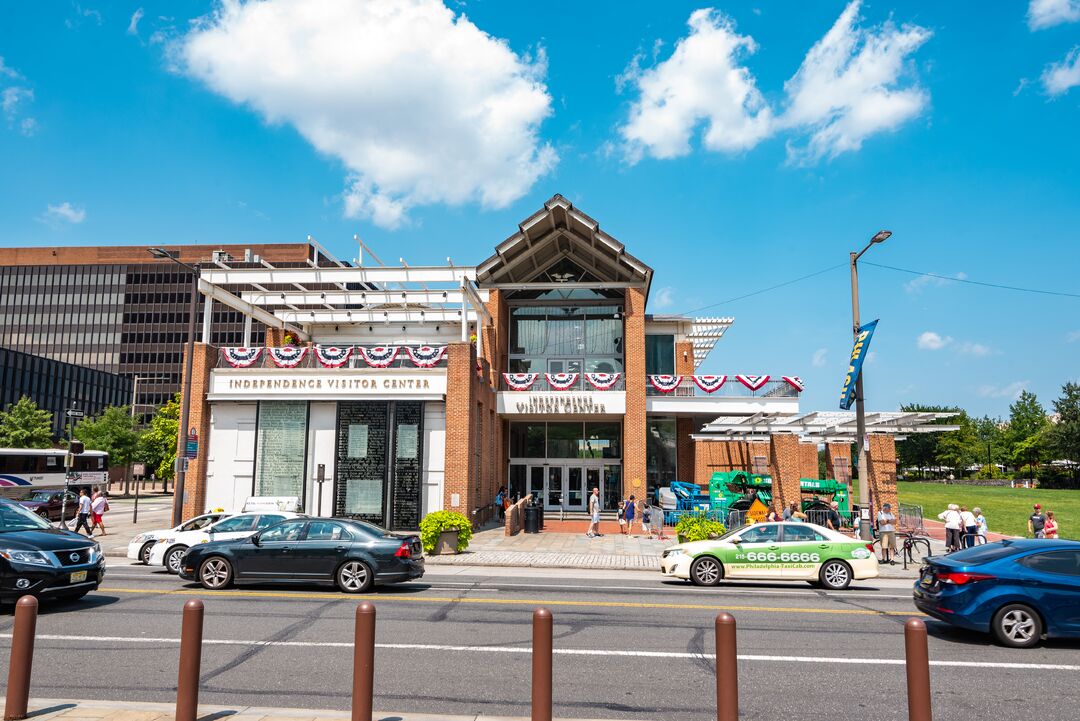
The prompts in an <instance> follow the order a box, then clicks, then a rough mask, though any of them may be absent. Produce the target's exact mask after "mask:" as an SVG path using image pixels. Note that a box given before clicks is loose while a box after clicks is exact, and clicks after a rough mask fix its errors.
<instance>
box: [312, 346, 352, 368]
mask: <svg viewBox="0 0 1080 721" xmlns="http://www.w3.org/2000/svg"><path fill="white" fill-rule="evenodd" d="M352 351H353V349H352V346H351V345H347V346H344V347H342V346H336V345H317V346H315V359H316V360H318V361H319V363H320V364H321V365H322V366H323V367H324V368H340V367H341V366H343V365H345V364H346V363H348V362H349V358H351V357H352Z"/></svg>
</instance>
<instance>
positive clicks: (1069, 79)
mask: <svg viewBox="0 0 1080 721" xmlns="http://www.w3.org/2000/svg"><path fill="white" fill-rule="evenodd" d="M1042 84H1043V88H1044V89H1045V90H1046V92H1047V93H1049V94H1050V95H1055V96H1056V95H1063V94H1064V93H1067V92H1069V90H1070V89H1071V88H1075V87H1076V86H1077V85H1080V45H1077V46H1076V47H1074V48H1073V49H1072V50H1070V51H1069V53H1068V54H1067V55H1066V56H1065V59H1064V60H1062V61H1061V62H1059V63H1050V64H1049V65H1047V66H1046V68H1045V69H1044V70H1043V73H1042Z"/></svg>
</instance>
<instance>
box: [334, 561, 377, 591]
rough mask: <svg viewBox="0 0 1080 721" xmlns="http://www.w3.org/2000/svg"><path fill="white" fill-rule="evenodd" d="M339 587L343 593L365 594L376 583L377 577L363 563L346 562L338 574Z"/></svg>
mask: <svg viewBox="0 0 1080 721" xmlns="http://www.w3.org/2000/svg"><path fill="white" fill-rule="evenodd" d="M336 578H337V587H338V588H339V589H341V591H342V592H343V593H364V592H365V591H367V590H368V589H370V588H371V586H372V584H373V583H375V576H374V574H372V572H371V568H370V567H368V565H367V564H366V563H364V562H363V561H346V562H345V563H343V564H341V568H339V569H338V572H337V577H336Z"/></svg>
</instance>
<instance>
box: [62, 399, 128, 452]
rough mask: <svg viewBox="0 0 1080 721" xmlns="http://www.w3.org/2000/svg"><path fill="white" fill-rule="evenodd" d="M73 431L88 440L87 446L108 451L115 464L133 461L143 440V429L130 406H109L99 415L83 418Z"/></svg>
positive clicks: (78, 436) (84, 440) (79, 437)
mask: <svg viewBox="0 0 1080 721" xmlns="http://www.w3.org/2000/svg"><path fill="white" fill-rule="evenodd" d="M73 435H74V436H75V437H76V438H78V439H79V440H80V441H82V442H83V443H85V444H86V448H87V450H95V451H105V452H106V453H108V454H109V462H110V463H111V464H112V465H114V466H126V465H128V464H129V463H131V461H132V460H134V457H135V448H136V446H137V444H138V442H139V431H138V429H137V427H136V422H135V419H134V418H132V417H131V412H130V408H129V407H128V406H109V407H108V408H106V409H105V411H104V412H103V413H102V414H101V415H100V416H98V417H97V418H84V419H82V420H81V421H79V422H78V423H77V424H76V425H75V430H74V431H73Z"/></svg>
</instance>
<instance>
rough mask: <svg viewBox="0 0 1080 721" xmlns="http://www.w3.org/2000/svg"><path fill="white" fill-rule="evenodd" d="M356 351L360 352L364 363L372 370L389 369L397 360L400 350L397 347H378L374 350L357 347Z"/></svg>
mask: <svg viewBox="0 0 1080 721" xmlns="http://www.w3.org/2000/svg"><path fill="white" fill-rule="evenodd" d="M356 350H357V351H359V352H360V357H361V358H363V359H364V362H365V363H367V364H368V365H369V366H371V367H372V368H389V367H390V364H391V363H393V362H394V359H395V358H397V354H398V351H399V350H400V348H398V347H397V346H396V345H390V346H386V345H377V346H374V347H373V348H365V347H364V346H357V348H356Z"/></svg>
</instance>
